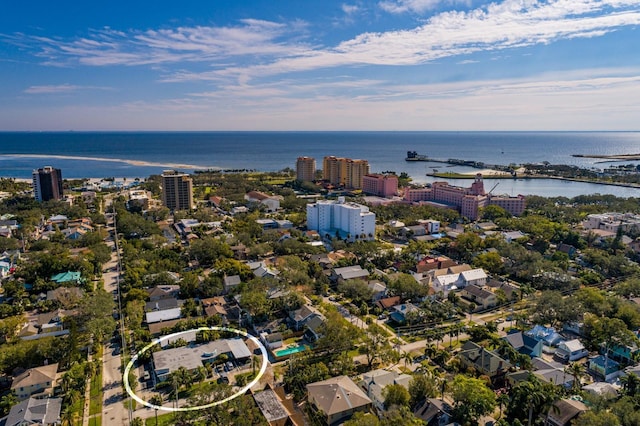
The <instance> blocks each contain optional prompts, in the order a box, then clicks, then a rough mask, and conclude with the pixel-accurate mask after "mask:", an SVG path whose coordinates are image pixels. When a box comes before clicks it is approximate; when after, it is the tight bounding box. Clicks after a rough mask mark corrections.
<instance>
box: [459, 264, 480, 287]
mask: <svg viewBox="0 0 640 426" xmlns="http://www.w3.org/2000/svg"><path fill="white" fill-rule="evenodd" d="M460 282H461V283H462V285H458V287H459V288H465V287H467V286H470V285H475V286H478V287H483V286H484V285H485V284H486V283H487V273H486V272H485V271H484V270H483V269H482V268H476V269H471V270H469V271H462V272H460Z"/></svg>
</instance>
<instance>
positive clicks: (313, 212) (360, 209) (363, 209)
mask: <svg viewBox="0 0 640 426" xmlns="http://www.w3.org/2000/svg"><path fill="white" fill-rule="evenodd" d="M307 229H309V230H313V231H318V233H319V234H320V235H322V236H323V237H324V236H325V235H328V236H329V238H333V237H335V236H336V233H337V234H338V235H340V238H342V239H346V240H348V241H359V240H363V241H370V240H373V239H375V236H376V215H375V213H372V212H370V211H369V208H368V207H367V206H363V205H361V204H356V203H345V201H344V197H340V198H338V201H333V200H320V201H318V202H316V203H313V204H307Z"/></svg>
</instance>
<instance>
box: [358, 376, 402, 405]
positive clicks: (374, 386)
mask: <svg viewBox="0 0 640 426" xmlns="http://www.w3.org/2000/svg"><path fill="white" fill-rule="evenodd" d="M410 381H411V376H410V375H408V374H400V373H398V372H397V371H393V370H384V369H379V370H373V371H369V372H367V373H364V374H363V375H362V381H360V382H359V383H358V386H360V389H362V390H363V391H364V392H365V393H366V394H367V396H368V397H369V398H370V399H371V402H372V404H373V407H374V408H375V409H376V410H377V411H378V413H382V412H384V411H385V408H384V399H385V397H384V389H385V388H386V387H387V386H389V385H400V386H403V387H404V388H405V389H409V382H410Z"/></svg>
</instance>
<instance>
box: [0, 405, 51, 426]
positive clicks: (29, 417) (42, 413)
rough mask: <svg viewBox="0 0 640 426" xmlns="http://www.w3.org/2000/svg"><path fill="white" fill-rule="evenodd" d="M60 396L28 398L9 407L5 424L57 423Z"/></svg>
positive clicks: (46, 425) (13, 425) (44, 424)
mask: <svg viewBox="0 0 640 426" xmlns="http://www.w3.org/2000/svg"><path fill="white" fill-rule="evenodd" d="M61 409H62V398H29V399H25V400H24V401H22V402H20V403H18V404H16V405H14V406H13V407H11V410H10V411H9V415H8V416H7V417H6V421H5V422H4V423H3V425H5V426H28V425H43V426H48V425H59V424H62V419H61V417H60V411H61Z"/></svg>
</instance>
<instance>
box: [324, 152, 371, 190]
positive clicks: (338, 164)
mask: <svg viewBox="0 0 640 426" xmlns="http://www.w3.org/2000/svg"><path fill="white" fill-rule="evenodd" d="M367 174H369V162H368V161H367V160H352V159H351V158H343V157H333V156H331V157H324V161H323V162H322V177H323V179H324V180H327V181H329V183H331V184H332V185H338V186H344V187H345V188H348V189H362V179H363V177H364V176H365V175H367Z"/></svg>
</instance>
